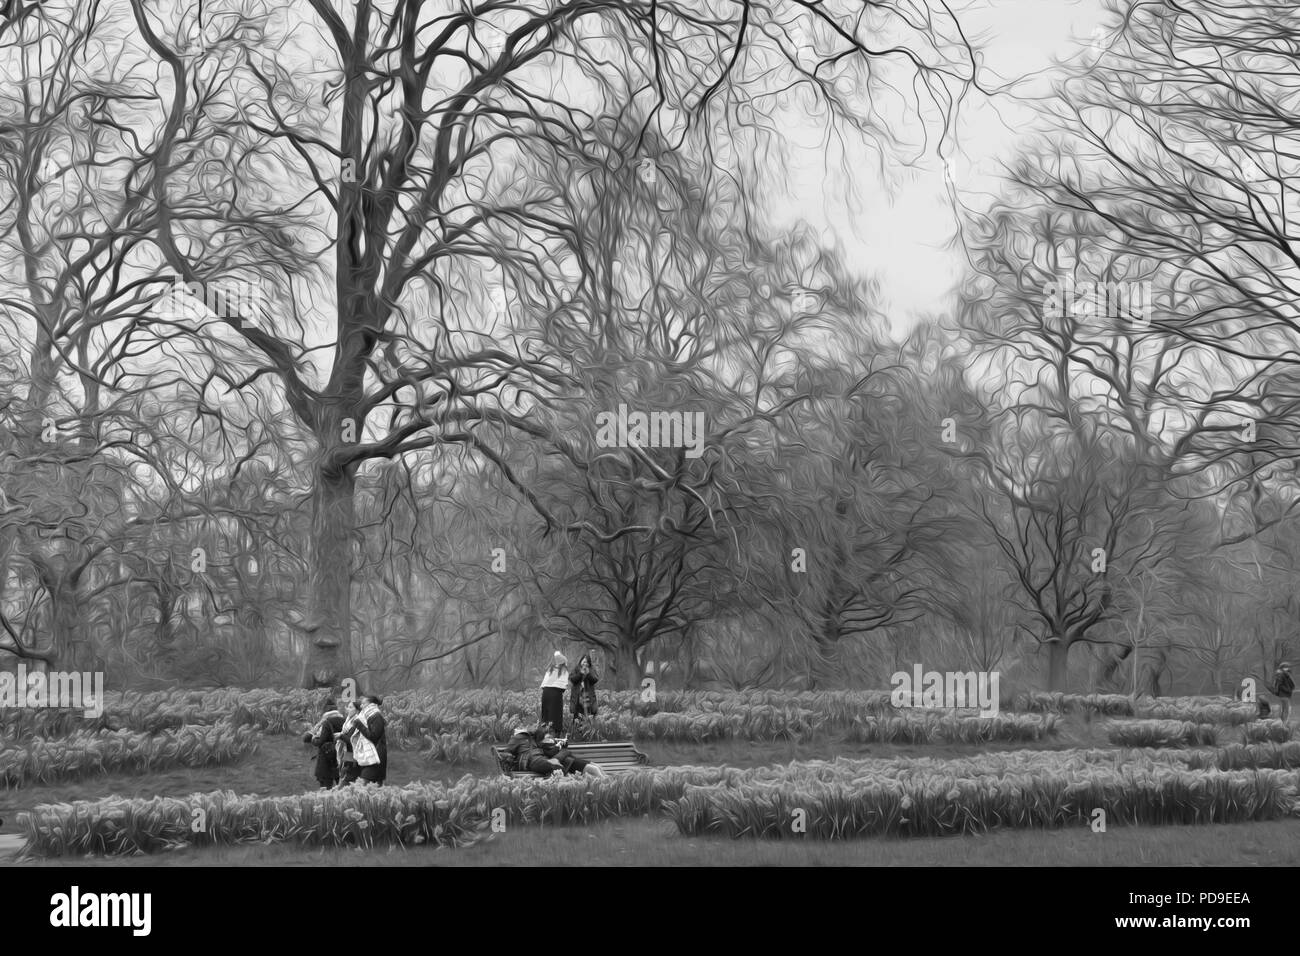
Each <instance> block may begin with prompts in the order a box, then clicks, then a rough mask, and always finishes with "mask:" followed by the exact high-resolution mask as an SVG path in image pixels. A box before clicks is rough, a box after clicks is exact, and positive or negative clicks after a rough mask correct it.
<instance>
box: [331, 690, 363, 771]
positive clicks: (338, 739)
mask: <svg viewBox="0 0 1300 956" xmlns="http://www.w3.org/2000/svg"><path fill="white" fill-rule="evenodd" d="M345 709H346V710H347V715H346V716H345V717H344V718H343V726H342V728H341V729H340V730H339V732H338V734H337V735H335V743H336V745H337V749H338V758H339V784H340V785H341V786H344V787H346V786H347V785H348V784H350V783H354V782H355V781H357V780H359V779H360V778H361V768H360V767H359V766H357V755H356V752H355V751H354V750H353V749H352V738H353V737H355V736H356V720H357V715H358V714H359V713H361V707H360V705H359V704H358V703H357V702H356V701H355V700H349V701H348V702H347V704H346V705H345Z"/></svg>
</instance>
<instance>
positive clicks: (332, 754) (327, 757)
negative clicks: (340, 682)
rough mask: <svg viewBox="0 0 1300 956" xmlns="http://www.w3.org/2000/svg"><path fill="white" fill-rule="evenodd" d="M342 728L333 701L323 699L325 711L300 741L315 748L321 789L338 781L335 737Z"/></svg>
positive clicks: (326, 788)
mask: <svg viewBox="0 0 1300 956" xmlns="http://www.w3.org/2000/svg"><path fill="white" fill-rule="evenodd" d="M342 729H343V715H342V714H341V713H339V712H338V710H337V709H335V706H334V701H333V700H327V701H325V712H324V713H323V714H322V715H321V719H320V720H319V721H317V723H316V724H315V726H313V727H312V728H311V730H309V731H307V733H305V734H303V738H302V742H303V743H305V744H311V745H312V746H313V747H315V748H316V782H317V783H319V784H320V786H321V789H322V790H329V789H330V788H332V787H334V786H337V784H338V782H339V761H338V753H337V749H336V746H335V739H336V738H337V737H338V734H339V731H341V730H342Z"/></svg>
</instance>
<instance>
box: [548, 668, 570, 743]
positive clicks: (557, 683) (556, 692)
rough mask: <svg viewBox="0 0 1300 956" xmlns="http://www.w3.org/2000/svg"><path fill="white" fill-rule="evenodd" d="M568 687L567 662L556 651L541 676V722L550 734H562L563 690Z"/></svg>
mask: <svg viewBox="0 0 1300 956" xmlns="http://www.w3.org/2000/svg"><path fill="white" fill-rule="evenodd" d="M568 686H569V662H568V660H567V659H566V658H565V656H564V655H563V654H561V653H560V652H559V651H556V652H555V654H554V655H553V656H552V658H551V666H550V667H548V668H546V671H545V673H543V674H542V714H541V716H542V722H543V723H547V724H550V725H551V732H552V733H555V734H562V733H564V689H565V688H566V687H568Z"/></svg>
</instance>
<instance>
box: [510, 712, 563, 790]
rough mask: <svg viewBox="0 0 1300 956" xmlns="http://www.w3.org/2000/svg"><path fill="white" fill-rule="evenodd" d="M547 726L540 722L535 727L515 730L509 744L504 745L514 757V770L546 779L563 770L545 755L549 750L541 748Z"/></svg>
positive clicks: (559, 764) (556, 760)
mask: <svg viewBox="0 0 1300 956" xmlns="http://www.w3.org/2000/svg"><path fill="white" fill-rule="evenodd" d="M548 726H549V725H548V723H547V722H546V721H541V722H539V723H538V724H537V726H535V727H520V728H518V729H516V730H515V732H514V735H513V736H512V737H511V738H510V742H509V743H508V744H506V750H507V751H508V752H509V753H511V754H513V755H514V758H515V768H516V769H518V770H526V771H529V772H530V773H540V774H543V775H544V776H548V777H549V776H550V775H551V774H553V773H554V772H555V771H557V770H563V769H564V766H563V765H562V764H561V763H560V761H559V760H558V759H556V758H555V757H554V756H553V755H548V754H547V753H546V750H547V749H549V748H545V747H543V741H544V740H545V739H546V730H547V727H548ZM556 749H557V751H558V748H556Z"/></svg>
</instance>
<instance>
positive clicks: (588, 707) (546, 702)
mask: <svg viewBox="0 0 1300 956" xmlns="http://www.w3.org/2000/svg"><path fill="white" fill-rule="evenodd" d="M598 680H600V676H599V675H598V674H597V673H596V668H595V667H594V666H593V665H592V663H591V655H590V654H583V655H582V657H580V658H579V659H578V666H577V667H576V668H574V669H573V670H572V671H570V670H569V661H568V658H566V657H565V656H564V655H563V654H561V653H560V652H559V651H556V652H555V654H554V655H553V656H552V658H551V665H550V666H549V667H548V668H546V670H545V671H543V672H542V709H541V719H542V722H543V723H547V724H550V725H551V729H552V730H553V731H554V732H555V733H557V734H560V733H563V732H564V692H565V691H566V690H567V691H569V717H570V720H571V723H572V724H578V723H580V722H581V721H583V720H586V719H587V718H590V717H595V716H596V682H597V681H598Z"/></svg>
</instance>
